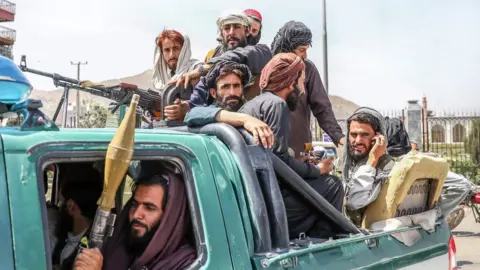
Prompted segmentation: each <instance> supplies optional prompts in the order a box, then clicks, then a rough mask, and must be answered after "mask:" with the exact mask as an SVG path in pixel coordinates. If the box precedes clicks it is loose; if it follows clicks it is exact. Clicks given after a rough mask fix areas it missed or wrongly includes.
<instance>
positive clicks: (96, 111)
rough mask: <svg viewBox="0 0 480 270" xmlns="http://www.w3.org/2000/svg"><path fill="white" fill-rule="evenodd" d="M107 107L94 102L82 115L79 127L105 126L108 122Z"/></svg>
mask: <svg viewBox="0 0 480 270" xmlns="http://www.w3.org/2000/svg"><path fill="white" fill-rule="evenodd" d="M107 114H108V111H107V108H105V107H103V106H101V105H99V104H95V103H94V104H92V105H91V107H90V109H89V110H88V111H87V113H86V114H85V115H84V116H82V117H80V121H79V123H78V127H79V128H104V127H105V124H106V123H107Z"/></svg>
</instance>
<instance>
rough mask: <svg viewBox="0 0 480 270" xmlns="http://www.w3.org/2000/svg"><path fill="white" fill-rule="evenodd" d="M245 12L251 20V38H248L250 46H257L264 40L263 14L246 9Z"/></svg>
mask: <svg viewBox="0 0 480 270" xmlns="http://www.w3.org/2000/svg"><path fill="white" fill-rule="evenodd" d="M244 12H245V14H247V16H248V18H249V19H250V36H248V37H247V41H248V44H250V45H257V44H258V42H260V39H261V38H262V28H263V24H262V14H260V12H258V10H255V9H245V10H244Z"/></svg>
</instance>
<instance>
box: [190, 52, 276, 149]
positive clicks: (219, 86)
mask: <svg viewBox="0 0 480 270" xmlns="http://www.w3.org/2000/svg"><path fill="white" fill-rule="evenodd" d="M250 77H251V74H250V70H249V69H248V67H247V66H246V65H242V64H237V63H235V62H229V61H224V62H222V63H219V64H218V65H216V66H215V68H214V69H212V70H211V71H210V72H209V73H208V74H207V76H205V82H206V85H207V87H208V88H209V92H210V98H209V100H208V103H207V104H211V105H210V106H208V107H194V108H192V109H191V110H190V111H189V112H188V113H187V115H186V116H185V120H184V122H186V123H187V125H188V126H203V125H206V124H210V123H215V122H224V123H228V124H230V125H232V126H243V127H244V128H245V129H246V130H248V131H249V132H250V133H252V134H253V137H254V139H255V141H256V142H257V143H258V142H259V141H261V142H262V144H263V146H264V147H265V148H270V147H272V145H273V142H274V137H273V132H272V131H271V129H270V128H269V127H268V126H267V125H266V124H265V123H263V122H262V121H260V120H258V119H256V118H255V117H252V116H250V115H247V114H241V113H235V112H237V111H238V110H239V109H240V107H242V105H243V104H244V103H245V97H244V92H243V87H244V86H245V85H246V84H247V83H248V81H249V80H250Z"/></svg>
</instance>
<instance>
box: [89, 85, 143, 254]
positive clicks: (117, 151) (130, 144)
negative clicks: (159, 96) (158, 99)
mask: <svg viewBox="0 0 480 270" xmlns="http://www.w3.org/2000/svg"><path fill="white" fill-rule="evenodd" d="M139 99H140V96H139V95H137V94H134V95H133V96H132V101H131V102H130V107H129V109H128V111H127V113H126V114H125V117H124V118H123V120H122V123H121V124H120V127H119V128H118V129H117V132H116V133H115V135H114V136H113V139H112V141H111V142H110V144H109V145H108V148H107V155H106V158H105V179H104V184H103V192H102V195H101V196H100V199H99V200H98V202H97V204H98V209H97V213H96V214H95V219H94V221H93V225H92V230H91V233H90V237H89V243H88V244H89V247H90V248H99V249H101V248H102V245H103V241H104V238H105V235H106V233H107V228H111V229H110V230H109V232H108V234H107V236H111V234H112V232H113V224H114V223H115V214H111V210H112V208H114V207H115V195H116V193H117V190H118V187H119V186H120V183H121V182H122V180H123V178H124V177H125V174H126V172H127V169H128V167H129V165H130V161H131V160H132V157H133V150H134V135H135V112H136V109H137V105H138V102H139Z"/></svg>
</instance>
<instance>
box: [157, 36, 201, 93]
mask: <svg viewBox="0 0 480 270" xmlns="http://www.w3.org/2000/svg"><path fill="white" fill-rule="evenodd" d="M182 35H183V39H184V42H183V46H182V50H181V51H180V55H179V56H178V61H177V68H176V70H175V76H173V77H171V75H170V69H169V68H168V65H167V62H166V61H165V59H164V58H163V54H162V51H161V50H160V48H159V47H158V45H157V39H155V53H154V58H153V78H152V81H153V86H154V87H155V89H157V90H158V91H160V92H163V89H164V88H165V86H166V84H167V83H168V82H169V81H170V80H171V79H176V78H178V77H179V76H180V75H182V74H184V73H186V72H189V71H192V70H194V69H195V67H196V66H197V65H199V64H202V62H201V61H199V60H197V59H191V57H192V50H191V46H190V38H189V37H188V36H187V35H186V34H183V33H182Z"/></svg>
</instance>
